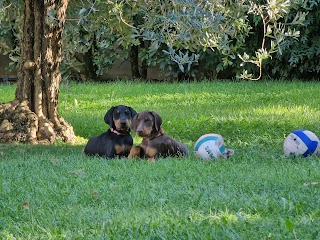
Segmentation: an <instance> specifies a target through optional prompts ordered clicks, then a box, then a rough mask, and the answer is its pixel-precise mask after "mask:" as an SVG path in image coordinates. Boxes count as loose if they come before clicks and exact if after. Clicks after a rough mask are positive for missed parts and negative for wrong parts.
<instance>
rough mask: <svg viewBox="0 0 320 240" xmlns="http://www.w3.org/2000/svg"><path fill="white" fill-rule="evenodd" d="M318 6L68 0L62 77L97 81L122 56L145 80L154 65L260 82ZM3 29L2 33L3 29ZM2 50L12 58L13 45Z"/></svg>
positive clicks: (274, 1)
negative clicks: (228, 72)
mask: <svg viewBox="0 0 320 240" xmlns="http://www.w3.org/2000/svg"><path fill="white" fill-rule="evenodd" d="M16 1H17V2H20V1H19V0H16ZM11 2H12V1H5V0H0V4H2V5H1V6H2V13H1V12H0V21H1V19H2V20H3V19H4V18H3V17H2V18H1V16H7V14H6V13H5V12H7V13H8V10H10V9H11V12H13V13H15V14H16V15H19V14H17V12H19V9H18V11H17V6H19V4H14V5H13V4H11ZM319 2H320V1H319V0H260V1H252V0H239V1H235V0H210V1H207V0H163V1H158V0H132V1H125V0H108V1H102V0H82V1H71V3H70V4H69V8H68V13H67V19H66V25H65V30H64V31H65V34H64V48H63V53H64V54H63V57H64V58H63V64H62V72H63V74H64V75H65V76H66V75H73V76H74V75H76V77H77V78H81V79H95V80H97V79H99V78H100V76H101V75H102V74H103V73H105V72H106V71H107V70H108V69H110V68H111V66H112V65H113V64H114V61H115V59H120V60H123V61H125V60H127V61H130V62H131V65H138V69H135V70H133V72H137V71H140V73H141V74H140V76H141V77H146V74H145V72H146V69H147V68H150V67H157V68H160V69H161V70H163V71H164V72H165V73H166V74H168V75H169V76H170V77H180V78H194V77H195V76H199V75H200V74H198V72H197V71H198V70H199V69H198V68H199V64H200V65H204V66H205V67H206V68H207V69H210V70H212V71H213V72H215V73H217V72H221V71H223V70H226V69H230V68H232V71H235V72H236V73H237V75H238V77H240V78H245V79H253V80H257V79H260V78H261V77H262V74H263V69H264V65H265V64H264V63H265V62H269V63H270V59H272V58H273V57H274V56H279V55H281V54H283V53H284V52H285V51H286V50H288V48H287V46H288V42H291V43H295V42H297V40H298V39H300V37H299V35H300V31H302V30H304V25H303V24H305V23H306V22H307V21H305V19H306V17H307V18H308V12H309V11H311V10H312V9H315V8H318V7H319V6H318V5H319V4H320V3H319ZM1 6H0V7H1ZM3 9H5V10H3ZM0 11H1V10H0ZM13 16H14V15H13ZM315 16H316V15H315ZM18 19H19V17H16V20H15V21H19V20H18ZM6 23H7V24H9V25H11V26H13V25H14V28H13V29H15V32H19V31H18V30H19V26H16V24H15V23H12V21H11V22H10V21H8V19H6ZM0 30H1V31H3V30H4V28H3V26H2V25H1V27H0ZM1 33H2V32H0V51H2V52H3V51H4V49H5V47H4V46H3V42H4V41H2V40H1V37H2V36H4V35H5V34H1ZM16 38H19V37H18V36H17V37H16ZM6 46H8V44H7V45H6ZM6 51H7V52H8V51H9V52H11V55H12V56H16V54H13V53H15V52H17V51H13V48H12V47H11V46H9V48H7V50H6ZM278 58H279V57H278ZM266 60H267V61H266ZM271 67H272V64H271ZM136 76H139V73H138V75H137V74H136Z"/></svg>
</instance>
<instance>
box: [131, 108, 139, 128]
mask: <svg viewBox="0 0 320 240" xmlns="http://www.w3.org/2000/svg"><path fill="white" fill-rule="evenodd" d="M138 116H139V113H136V115H135V116H134V117H133V118H132V122H131V129H132V130H133V131H134V132H135V131H136V130H137V117H138Z"/></svg>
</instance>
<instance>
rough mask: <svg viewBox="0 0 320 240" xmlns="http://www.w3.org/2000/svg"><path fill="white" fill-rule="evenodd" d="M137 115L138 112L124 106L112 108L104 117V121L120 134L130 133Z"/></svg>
mask: <svg viewBox="0 0 320 240" xmlns="http://www.w3.org/2000/svg"><path fill="white" fill-rule="evenodd" d="M136 114H137V112H136V111H135V110H134V109H133V108H131V107H127V106H124V105H118V106H115V107H111V108H110V109H109V110H108V111H107V112H106V115H105V116H104V121H105V123H106V124H108V125H109V126H110V127H111V128H113V129H116V130H118V131H120V132H128V131H130V128H131V124H132V118H133V117H134V116H135V115H136Z"/></svg>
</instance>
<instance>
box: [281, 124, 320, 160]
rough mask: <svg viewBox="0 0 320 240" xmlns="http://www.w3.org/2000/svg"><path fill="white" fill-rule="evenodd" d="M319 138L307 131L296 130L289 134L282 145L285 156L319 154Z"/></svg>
mask: <svg viewBox="0 0 320 240" xmlns="http://www.w3.org/2000/svg"><path fill="white" fill-rule="evenodd" d="M319 143H320V141H319V138H318V137H317V136H316V135H315V134H314V133H313V132H311V131H309V130H296V131H293V132H292V133H290V134H289V135H288V136H287V138H286V139H285V140H284V143H283V150H284V155H285V156H290V155H293V156H301V157H307V156H310V155H313V154H315V155H319V153H320V144H319Z"/></svg>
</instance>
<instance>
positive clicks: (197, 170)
mask: <svg viewBox="0 0 320 240" xmlns="http://www.w3.org/2000/svg"><path fill="white" fill-rule="evenodd" d="M60 90H61V91H60V99H59V112H60V114H61V115H62V116H63V117H65V119H66V120H67V121H68V122H70V123H71V124H72V125H73V127H74V131H75V133H76V135H77V142H76V143H75V144H73V145H71V144H65V143H56V144H54V145H45V146H43V145H36V146H30V145H23V144H12V145H0V167H1V172H0V173H1V176H0V180H1V185H0V190H1V191H0V192H1V201H0V238H2V239H320V183H319V182H320V161H319V158H317V157H316V156H311V157H308V158H285V157H284V156H283V149H282V145H283V141H284V139H285V137H286V136H287V135H288V134H289V133H290V132H291V131H293V130H296V129H308V130H310V131H312V132H314V133H315V134H317V135H318V136H320V124H319V123H320V98H319V93H320V85H319V83H317V82H308V83H303V82H299V81H296V82H271V81H259V82H246V81H242V82H203V83H157V84H156V83H139V82H115V83H109V84H92V83H87V84H75V83H63V84H62V85H61V89H60ZM14 91H15V86H7V85H0V102H6V101H10V100H12V99H13V97H14ZM117 104H124V105H129V106H131V107H133V108H134V109H135V110H136V111H142V110H154V111H156V112H158V113H159V114H160V115H161V116H162V119H163V128H164V130H165V131H166V132H167V133H168V134H169V135H171V136H172V137H173V138H175V139H177V140H179V141H182V142H184V143H185V144H186V145H187V146H188V147H189V149H190V152H191V155H190V156H189V157H188V158H185V159H173V158H168V159H160V160H159V161H157V162H155V163H153V164H148V163H147V162H146V161H132V160H106V159H101V158H97V157H87V156H85V155H84V154H83V148H84V144H85V143H86V141H87V139H88V138H89V137H90V136H93V135H98V134H100V133H101V132H103V131H105V130H106V129H107V126H106V125H105V123H104V121H103V117H104V114H105V112H106V111H107V110H108V109H109V108H110V107H111V106H114V105H117ZM206 133H219V134H221V135H222V136H223V137H224V140H225V146H226V147H227V148H233V149H234V150H235V155H234V156H232V157H231V158H230V159H228V160H219V161H202V160H199V159H196V158H195V157H194V156H193V154H192V149H193V145H194V143H195V141H196V140H197V139H198V138H199V137H200V136H201V135H203V134H206ZM133 136H134V141H135V143H139V141H140V140H141V139H139V138H137V137H136V136H135V135H133Z"/></svg>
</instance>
